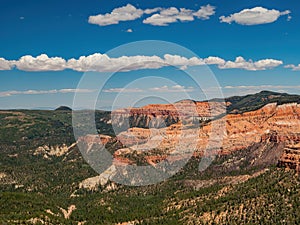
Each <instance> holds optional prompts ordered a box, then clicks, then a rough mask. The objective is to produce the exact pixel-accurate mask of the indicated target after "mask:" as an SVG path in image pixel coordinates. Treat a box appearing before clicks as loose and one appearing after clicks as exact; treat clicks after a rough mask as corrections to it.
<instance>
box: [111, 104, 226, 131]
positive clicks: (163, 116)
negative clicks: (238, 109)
mask: <svg viewBox="0 0 300 225" xmlns="http://www.w3.org/2000/svg"><path fill="white" fill-rule="evenodd" d="M225 108H226V106H225V103H222V102H194V101H191V100H184V101H180V102H177V103H174V104H152V105H147V106H144V107H141V108H126V109H119V110H115V111H113V112H112V115H111V117H112V121H111V122H112V124H113V125H114V127H116V128H119V129H120V130H123V131H124V130H127V129H128V128H129V127H140V128H151V127H152V128H162V127H167V126H170V125H172V124H176V123H178V122H179V121H181V122H184V123H186V124H189V123H196V124H198V123H202V122H205V121H209V120H211V119H213V118H215V117H216V116H218V115H220V114H224V113H225V112H226V109H225Z"/></svg>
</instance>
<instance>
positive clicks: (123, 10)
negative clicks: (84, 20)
mask: <svg viewBox="0 0 300 225" xmlns="http://www.w3.org/2000/svg"><path fill="white" fill-rule="evenodd" d="M143 14H144V11H143V10H141V9H137V8H136V7H135V6H133V5H131V4H127V5H126V6H123V7H120V8H116V9H114V10H113V11H112V12H111V13H106V14H99V15H96V16H90V17H89V23H91V24H97V25H99V26H107V25H111V24H118V23H119V22H120V21H130V20H136V19H138V18H140V17H141V16H142V15H143Z"/></svg>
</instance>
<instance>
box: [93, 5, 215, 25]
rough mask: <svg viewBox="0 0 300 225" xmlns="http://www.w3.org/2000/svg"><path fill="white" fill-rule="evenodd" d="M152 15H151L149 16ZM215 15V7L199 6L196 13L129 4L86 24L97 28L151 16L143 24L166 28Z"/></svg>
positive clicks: (94, 18)
mask: <svg viewBox="0 0 300 225" xmlns="http://www.w3.org/2000/svg"><path fill="white" fill-rule="evenodd" d="M151 14H152V15H151ZM214 14H215V7H214V6H211V5H206V6H201V7H200V9H199V10H198V11H195V10H191V9H186V8H180V9H178V8H176V7H170V8H162V7H157V8H153V9H138V8H136V7H135V6H133V5H131V4H127V5H126V6H123V7H119V8H115V9H113V10H112V12H110V13H106V14H98V15H94V16H90V17H89V20H88V22H89V23H90V24H96V25H99V26H108V25H113V24H119V23H120V22H123V21H132V20H136V19H139V18H141V17H142V16H144V15H151V16H149V17H147V18H146V19H144V20H143V23H144V24H150V25H153V26H167V25H169V24H170V23H175V22H178V21H180V22H188V21H194V20H195V18H197V19H201V20H207V19H209V18H210V16H213V15H214Z"/></svg>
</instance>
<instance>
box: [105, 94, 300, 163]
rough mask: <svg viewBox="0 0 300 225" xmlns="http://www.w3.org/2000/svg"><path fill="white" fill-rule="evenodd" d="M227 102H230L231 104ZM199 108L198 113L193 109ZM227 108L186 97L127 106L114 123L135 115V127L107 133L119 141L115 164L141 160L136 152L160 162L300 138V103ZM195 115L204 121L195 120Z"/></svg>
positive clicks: (144, 158) (146, 159)
mask: <svg viewBox="0 0 300 225" xmlns="http://www.w3.org/2000/svg"><path fill="white" fill-rule="evenodd" d="M177 104H178V103H177ZM225 104H226V106H227V107H228V106H230V104H231V103H229V102H227V103H225ZM195 106H196V107H195ZM180 107H181V108H180ZM178 108H180V113H181V112H185V114H184V113H182V115H183V116H182V117H179V116H178V114H179V113H178V111H176V109H178ZM193 109H196V114H197V115H198V116H195V112H192V111H193ZM223 110H224V104H223V103H220V102H213V103H208V102H197V103H195V102H193V101H189V100H188V101H183V102H180V103H179V106H178V105H177V106H176V104H175V105H173V106H172V105H148V106H145V107H142V108H135V109H122V110H119V111H116V112H113V113H112V121H113V122H112V123H117V124H118V125H120V124H123V123H125V122H124V121H123V119H125V118H126V117H127V118H128V116H131V117H132V118H133V120H132V121H133V123H134V125H135V126H132V124H131V127H129V128H128V129H126V130H125V131H121V132H119V133H118V134H116V137H111V138H106V140H107V141H106V142H105V144H107V143H111V142H117V143H118V145H117V146H118V148H117V149H115V151H114V153H113V157H114V163H115V164H120V163H121V164H125V165H127V164H135V163H136V162H135V161H134V160H133V159H132V157H131V156H132V155H135V156H138V158H142V161H143V162H145V163H146V164H148V165H152V166H155V165H156V164H157V163H158V162H160V161H162V160H166V159H168V160H169V161H176V160H178V159H180V158H182V157H190V156H191V155H192V156H194V157H202V156H209V155H229V154H232V153H234V152H236V151H239V150H243V149H247V148H249V147H251V146H253V145H254V144H257V143H268V142H271V143H277V144H283V145H284V146H285V145H296V144H298V143H300V104H298V103H287V104H279V103H276V102H275V103H269V104H266V105H265V106H263V107H261V108H259V109H257V110H253V111H247V112H243V113H229V114H227V115H223V113H222V112H223ZM212 111H213V112H214V113H213V114H212V113H211V112H212ZM190 112H192V113H190ZM114 115H115V116H114ZM141 118H142V119H141ZM153 118H156V120H155V121H160V122H161V121H163V122H165V121H169V122H170V123H166V124H165V126H163V127H160V124H154V127H153V124H152V125H151V121H153V120H154V119H153ZM157 118H160V119H157ZM195 118H196V120H201V121H202V123H198V124H195ZM147 126H148V128H146V127H147ZM102 139H103V137H102ZM281 150H282V152H280V154H275V155H277V158H276V159H277V160H279V158H280V156H281V155H282V154H283V148H282V149H281Z"/></svg>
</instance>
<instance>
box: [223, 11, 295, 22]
mask: <svg viewBox="0 0 300 225" xmlns="http://www.w3.org/2000/svg"><path fill="white" fill-rule="evenodd" d="M290 13H291V11H289V10H286V11H283V12H280V11H279V10H276V9H266V8H263V7H255V8H252V9H244V10H242V11H240V12H238V13H234V14H231V15H230V16H221V17H220V20H221V22H223V23H229V24H230V23H232V22H235V23H238V24H241V25H258V24H266V23H273V22H275V21H276V20H277V19H278V18H279V17H280V16H283V15H289V14H290ZM290 18H291V17H290V16H289V17H288V20H290Z"/></svg>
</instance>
